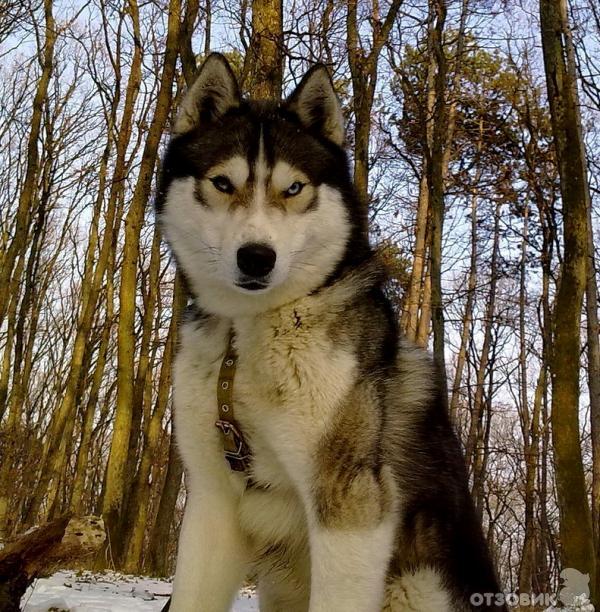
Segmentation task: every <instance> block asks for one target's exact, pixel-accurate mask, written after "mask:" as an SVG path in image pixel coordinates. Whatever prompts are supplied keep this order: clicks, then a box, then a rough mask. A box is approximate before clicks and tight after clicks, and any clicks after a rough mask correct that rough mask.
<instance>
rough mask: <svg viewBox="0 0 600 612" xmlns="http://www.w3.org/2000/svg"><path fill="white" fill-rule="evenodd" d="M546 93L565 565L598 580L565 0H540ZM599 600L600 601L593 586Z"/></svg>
mask: <svg viewBox="0 0 600 612" xmlns="http://www.w3.org/2000/svg"><path fill="white" fill-rule="evenodd" d="M540 23H541V32H542V46H543V52H544V66H545V70H546V83H547V88H548V100H549V102H550V112H551V117H552V131H553V134H554V145H555V149H556V156H557V160H558V167H559V173H560V187H561V195H562V203H563V226H564V227H563V232H564V257H563V265H562V270H561V280H560V285H559V288H558V293H557V296H556V302H555V307H554V319H553V323H554V342H553V347H552V355H551V359H550V372H551V376H552V417H551V418H552V440H553V446H554V457H555V469H556V486H557V493H558V506H559V509H560V538H561V555H562V562H563V566H564V567H573V568H576V569H577V570H579V571H580V572H584V573H589V574H590V577H591V578H592V581H591V582H592V586H593V590H594V591H595V586H596V579H595V577H596V562H595V555H594V545H593V530H592V522H591V515H590V508H589V503H588V499H587V491H586V485H585V478H584V471H583V462H582V457H581V440H580V436H579V376H580V325H581V307H582V301H583V293H584V290H585V286H586V270H587V265H588V239H589V238H588V209H589V206H590V195H589V188H588V184H587V166H586V161H585V151H584V144H583V136H582V130H581V120H580V115H579V107H578V95H577V84H576V78H575V62H574V54H573V48H572V41H571V37H570V30H569V24H568V19H567V9H566V2H565V0H540ZM592 601H593V603H596V604H597V603H598V601H597V600H596V593H595V592H593V598H592Z"/></svg>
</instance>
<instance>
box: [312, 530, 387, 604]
mask: <svg viewBox="0 0 600 612" xmlns="http://www.w3.org/2000/svg"><path fill="white" fill-rule="evenodd" d="M393 539H394V527H393V525H392V522H391V521H388V522H385V523H381V524H380V525H378V526H376V527H373V528H362V529H355V530H352V529H344V528H339V529H336V528H327V527H323V526H315V527H314V528H313V529H312V530H311V534H310V547H311V592H310V593H311V594H310V608H309V612H337V611H339V612H342V611H343V612H380V610H381V608H382V605H383V596H384V589H385V577H386V573H387V568H388V563H389V559H390V555H391V548H392V542H393Z"/></svg>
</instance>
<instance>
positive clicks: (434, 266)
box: [0, 0, 600, 605]
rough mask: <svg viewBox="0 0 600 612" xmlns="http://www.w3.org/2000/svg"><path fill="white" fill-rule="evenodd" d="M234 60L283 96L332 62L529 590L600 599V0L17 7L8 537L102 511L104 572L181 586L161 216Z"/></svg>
mask: <svg viewBox="0 0 600 612" xmlns="http://www.w3.org/2000/svg"><path fill="white" fill-rule="evenodd" d="M215 50H216V51H221V52H223V53H225V54H226V55H227V57H228V58H229V59H230V61H231V63H232V64H233V65H234V67H235V70H236V71H237V73H238V76H239V79H240V82H241V85H242V88H243V90H244V91H245V92H246V93H250V94H252V95H255V96H257V97H265V96H280V95H281V94H282V92H283V94H284V95H285V92H289V91H291V89H292V88H293V87H294V85H295V84H297V82H298V81H299V79H300V78H301V76H302V74H303V73H304V71H305V70H306V69H307V68H308V67H309V66H310V65H311V64H312V63H314V62H316V61H321V62H324V63H325V64H327V66H328V67H329V68H330V69H331V72H332V75H333V79H334V84H335V87H336V89H337V91H338V93H339V96H340V99H341V101H342V103H343V107H344V112H345V115H346V118H347V124H348V130H347V138H348V147H349V150H350V153H351V157H352V160H353V168H354V179H355V183H356V187H357V190H358V192H359V194H360V196H361V198H362V199H363V201H364V202H365V205H368V210H369V217H370V220H371V228H372V238H373V242H374V243H380V244H385V245H386V246H387V247H388V248H387V253H388V257H389V260H390V261H389V263H390V267H391V268H392V270H393V278H392V283H391V286H390V295H391V297H392V299H393V301H394V305H395V307H396V308H397V311H398V314H399V318H400V321H401V326H402V329H403V331H404V333H405V334H406V335H407V336H408V337H409V338H410V339H412V340H413V341H415V342H417V343H418V344H420V345H422V346H427V347H429V348H430V349H432V350H433V352H434V355H435V357H436V358H437V359H438V360H440V361H441V360H442V359H445V363H446V371H447V388H448V395H449V406H450V412H451V416H452V419H453V420H454V423H455V425H456V428H457V431H458V432H459V435H460V437H461V440H462V442H463V447H464V450H465V455H466V461H467V465H468V468H469V474H470V486H471V489H472V493H473V496H474V499H475V502H476V506H477V511H478V513H479V514H480V516H481V518H482V521H483V523H484V527H485V533H486V537H487V540H488V542H489V545H490V547H491V550H492V551H493V555H494V557H495V559H496V562H497V565H498V568H499V571H500V574H501V578H502V584H503V587H504V588H505V589H506V590H507V591H511V592H521V593H554V592H556V590H557V586H558V581H559V572H560V570H561V568H564V567H572V568H576V569H578V570H579V571H581V572H583V573H588V574H589V575H590V579H591V585H592V588H593V589H595V590H596V593H598V594H600V567H599V568H598V570H597V569H596V565H599V566H600V563H598V564H597V563H596V562H597V560H598V557H599V556H600V555H599V553H600V347H599V330H600V328H599V324H598V298H597V284H598V275H597V271H596V266H595V261H597V258H598V248H599V244H600V218H599V217H600V6H599V5H598V4H597V2H596V0H570V1H569V2H567V0H540V2H539V3H538V2H537V1H535V0H520V1H519V0H360V1H359V0H348V1H342V0H285V2H279V1H276V0H239V1H236V0H233V1H230V2H227V1H225V0H145V1H144V2H140V1H139V0H86V1H79V0H72V1H68V2H67V1H65V0H1V2H0V64H1V65H0V542H2V541H9V540H10V539H11V538H14V537H15V536H17V535H18V534H21V533H23V532H25V531H26V530H27V529H29V528H30V527H31V526H33V525H37V524H41V523H43V522H44V521H47V520H50V519H53V518H56V517H59V516H62V515H63V514H65V513H73V514H75V515H89V514H101V515H102V516H103V517H104V520H105V524H106V528H107V532H108V535H109V546H108V547H107V548H106V549H105V550H104V552H103V557H102V558H101V560H100V563H101V564H104V565H105V566H107V567H115V568H118V569H123V570H125V571H128V572H132V573H141V572H144V573H150V574H156V575H167V574H169V573H170V572H172V570H173V562H174V554H175V549H176V539H177V533H178V529H179V524H180V520H181V515H182V509H183V505H184V503H185V486H184V479H183V473H182V466H181V463H180V461H179V458H178V456H177V450H176V448H175V445H174V442H173V437H172V435H171V433H172V415H171V394H170V382H171V364H172V359H173V352H174V350H175V348H176V345H177V320H178V317H179V313H180V312H181V309H182V307H183V306H184V304H185V301H186V296H185V295H184V293H183V289H182V286H181V283H180V282H179V281H178V279H177V278H176V275H175V272H174V267H173V262H172V258H171V256H170V254H169V252H168V250H167V248H166V247H165V245H164V244H163V243H161V239H160V235H159V233H158V231H157V229H156V226H155V224H154V219H153V214H152V206H151V203H152V198H153V193H154V191H155V187H156V176H157V172H158V170H159V167H160V154H161V151H162V150H163V149H164V145H165V142H166V139H167V138H168V133H169V128H170V125H171V124H172V122H173V119H174V116H175V113H176V109H177V106H178V103H179V101H180V100H181V96H182V94H183V93H184V92H185V90H186V88H187V87H188V86H189V85H190V83H192V82H193V79H194V75H195V72H196V69H197V66H198V65H199V63H200V62H201V61H202V58H203V57H205V56H206V55H207V54H208V53H209V52H210V51H215ZM595 603H596V604H597V605H598V601H597V600H596V602H595Z"/></svg>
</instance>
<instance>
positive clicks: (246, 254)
mask: <svg viewBox="0 0 600 612" xmlns="http://www.w3.org/2000/svg"><path fill="white" fill-rule="evenodd" d="M276 259H277V254H276V253H275V251H274V250H273V249H272V248H271V247H270V246H267V245H266V244H259V243H256V242H252V243H250V244H245V245H244V246H243V247H240V248H239V249H238V252H237V265H238V268H239V269H240V270H241V271H242V272H243V273H244V274H246V275H247V276H252V277H254V278H260V277H262V276H266V275H267V274H268V273H269V272H270V271H271V270H272V269H273V268H274V267H275V260H276Z"/></svg>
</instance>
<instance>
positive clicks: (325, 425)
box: [174, 297, 357, 545]
mask: <svg viewBox="0 0 600 612" xmlns="http://www.w3.org/2000/svg"><path fill="white" fill-rule="evenodd" d="M330 324H331V321H330V316H328V315H327V314H326V313H325V312H324V311H323V309H322V308H321V303H320V300H318V299H315V298H314V297H313V298H310V299H305V300H300V301H298V302H296V303H294V305H291V306H289V307H284V308H282V309H280V310H277V311H273V312H270V313H266V314H262V315H260V316H256V317H248V318H243V319H238V320H235V321H224V320H218V319H213V318H207V319H201V320H198V321H191V322H188V323H186V324H185V325H184V326H183V327H182V330H181V346H180V350H179V352H178V355H177V358H176V363H175V374H174V375H175V380H174V388H175V407H176V409H175V415H176V416H175V418H176V434H177V440H178V443H179V446H180V450H181V453H182V455H183V459H184V462H185V464H186V465H187V466H193V465H202V469H203V470H206V469H211V468H212V469H216V470H219V471H221V472H222V474H223V479H224V480H226V481H231V484H232V485H233V487H234V488H236V489H237V491H238V492H239V495H240V502H241V503H240V518H241V524H242V527H243V528H244V529H245V530H246V531H247V532H249V533H248V535H249V537H250V538H251V539H252V540H258V541H259V542H260V545H265V544H266V543H267V542H266V541H267V540H269V539H271V540H272V539H274V538H275V539H277V538H279V537H286V536H287V535H288V534H286V533H282V532H286V531H288V527H287V525H288V523H289V529H292V528H293V529H296V530H297V529H298V521H297V519H298V518H299V515H300V514H301V513H302V510H301V508H302V503H301V498H302V501H304V502H305V503H306V502H308V499H309V497H310V483H311V482H313V481H314V476H315V470H317V469H318V466H317V465H316V463H315V462H314V461H313V459H314V457H316V456H317V454H318V450H319V446H320V445H321V444H322V441H323V439H324V437H325V435H326V434H327V431H328V430H329V428H330V427H331V426H332V423H333V421H334V416H335V414H336V409H337V408H338V406H339V404H340V403H341V402H342V401H343V400H344V398H345V397H346V396H347V395H348V393H349V392H350V391H351V389H352V387H353V385H354V384H355V382H356V371H357V360H356V356H355V355H354V354H353V352H352V351H351V350H349V347H347V346H345V344H344V343H343V342H340V340H339V338H336V339H334V337H333V336H332V334H331V330H330ZM230 329H233V330H234V333H235V348H236V352H237V354H238V363H237V368H236V373H235V379H234V391H233V393H234V395H233V400H234V401H233V407H234V415H235V419H236V420H237V421H238V423H239V424H240V426H241V429H242V431H243V434H244V437H245V438H246V441H247V442H248V444H249V446H250V448H251V451H252V466H251V471H250V474H249V475H250V476H251V478H252V480H253V481H254V482H255V483H256V484H257V485H258V489H259V490H254V491H252V490H245V484H244V480H245V477H244V476H242V475H239V474H236V473H233V472H230V471H229V468H228V466H227V463H226V461H225V459H224V454H223V446H222V441H221V438H220V433H219V431H218V430H217V428H216V427H215V421H216V420H217V418H218V409H217V398H216V390H217V384H218V373H219V369H220V365H221V361H222V359H223V355H224V354H225V350H226V346H227V342H228V338H229V333H230ZM192 471H193V470H190V472H192ZM190 476H191V474H190ZM200 486H201V485H200ZM267 500H268V501H267ZM282 505H283V507H282ZM266 507H270V508H271V509H270V511H269V512H268V513H267V514H266V515H265V512H264V510H265V508H266ZM275 507H277V508H275ZM276 509H277V510H278V511H275V510H276ZM291 517H294V520H293V521H291ZM273 521H275V523H273ZM277 521H279V522H281V523H282V524H281V525H279V524H276V523H277ZM290 521H291V522H290ZM261 532H262V533H261Z"/></svg>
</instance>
